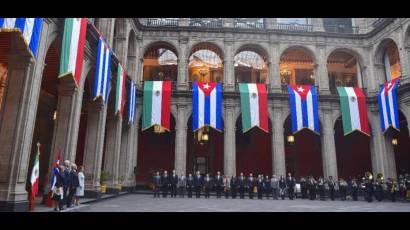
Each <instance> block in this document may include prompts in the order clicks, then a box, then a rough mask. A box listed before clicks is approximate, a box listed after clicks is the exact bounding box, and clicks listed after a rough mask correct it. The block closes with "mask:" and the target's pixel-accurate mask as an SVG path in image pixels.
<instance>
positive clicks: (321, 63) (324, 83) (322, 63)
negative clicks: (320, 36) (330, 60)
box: [315, 45, 330, 94]
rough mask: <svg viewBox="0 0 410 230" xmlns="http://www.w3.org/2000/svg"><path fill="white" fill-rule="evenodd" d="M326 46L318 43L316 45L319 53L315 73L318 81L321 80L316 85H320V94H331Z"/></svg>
mask: <svg viewBox="0 0 410 230" xmlns="http://www.w3.org/2000/svg"><path fill="white" fill-rule="evenodd" d="M325 48H326V47H325V46H324V45H318V46H317V47H316V53H317V56H316V58H317V60H316V63H315V64H316V66H315V75H316V81H319V82H318V83H319V84H318V83H316V85H319V92H320V94H329V93H330V91H329V77H328V74H327V60H326V56H325V55H326V54H325Z"/></svg>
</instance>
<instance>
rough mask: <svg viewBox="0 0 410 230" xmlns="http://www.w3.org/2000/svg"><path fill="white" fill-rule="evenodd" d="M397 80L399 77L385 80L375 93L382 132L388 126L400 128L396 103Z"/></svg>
mask: <svg viewBox="0 0 410 230" xmlns="http://www.w3.org/2000/svg"><path fill="white" fill-rule="evenodd" d="M399 82H400V79H399V78H396V79H394V80H391V81H387V82H386V83H384V84H383V85H382V86H381V87H380V90H379V93H378V95H377V99H378V101H379V114H380V123H381V129H382V132H385V131H386V130H387V129H388V128H389V127H390V126H391V127H392V128H394V129H397V130H400V121H399V109H398V105H397V86H398V85H399Z"/></svg>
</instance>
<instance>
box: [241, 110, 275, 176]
mask: <svg viewBox="0 0 410 230" xmlns="http://www.w3.org/2000/svg"><path fill="white" fill-rule="evenodd" d="M268 125H269V133H265V132H264V131H262V130H261V129H259V128H256V127H254V128H252V129H251V130H249V131H248V132H246V133H243V130H242V115H240V116H239V117H238V119H237V120H236V135H235V137H236V143H235V145H236V174H237V175H239V174H240V173H241V172H243V173H244V174H245V175H248V174H249V173H253V174H254V175H258V174H263V175H271V174H272V144H271V142H272V140H271V134H270V132H271V131H272V125H271V122H270V120H269V122H268Z"/></svg>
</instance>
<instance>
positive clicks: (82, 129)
mask: <svg viewBox="0 0 410 230" xmlns="http://www.w3.org/2000/svg"><path fill="white" fill-rule="evenodd" d="M94 74H95V73H94V71H90V72H89V73H88V75H87V77H86V79H85V81H84V89H83V90H84V91H83V100H82V105H81V114H80V126H79V128H78V138H77V151H76V155H75V163H76V164H77V165H78V166H80V165H84V150H85V141H86V135H87V125H88V122H87V118H88V109H89V104H90V103H92V102H93V96H92V89H93V85H94V83H93V82H92V81H93V79H94ZM89 154H91V153H89Z"/></svg>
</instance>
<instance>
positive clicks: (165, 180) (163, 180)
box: [161, 170, 169, 197]
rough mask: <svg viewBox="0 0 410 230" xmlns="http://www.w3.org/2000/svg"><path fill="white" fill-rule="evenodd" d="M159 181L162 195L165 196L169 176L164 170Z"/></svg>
mask: <svg viewBox="0 0 410 230" xmlns="http://www.w3.org/2000/svg"><path fill="white" fill-rule="evenodd" d="M161 182H162V197H167V195H168V187H169V176H168V172H167V171H166V170H165V171H164V174H163V175H162V178H161Z"/></svg>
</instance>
